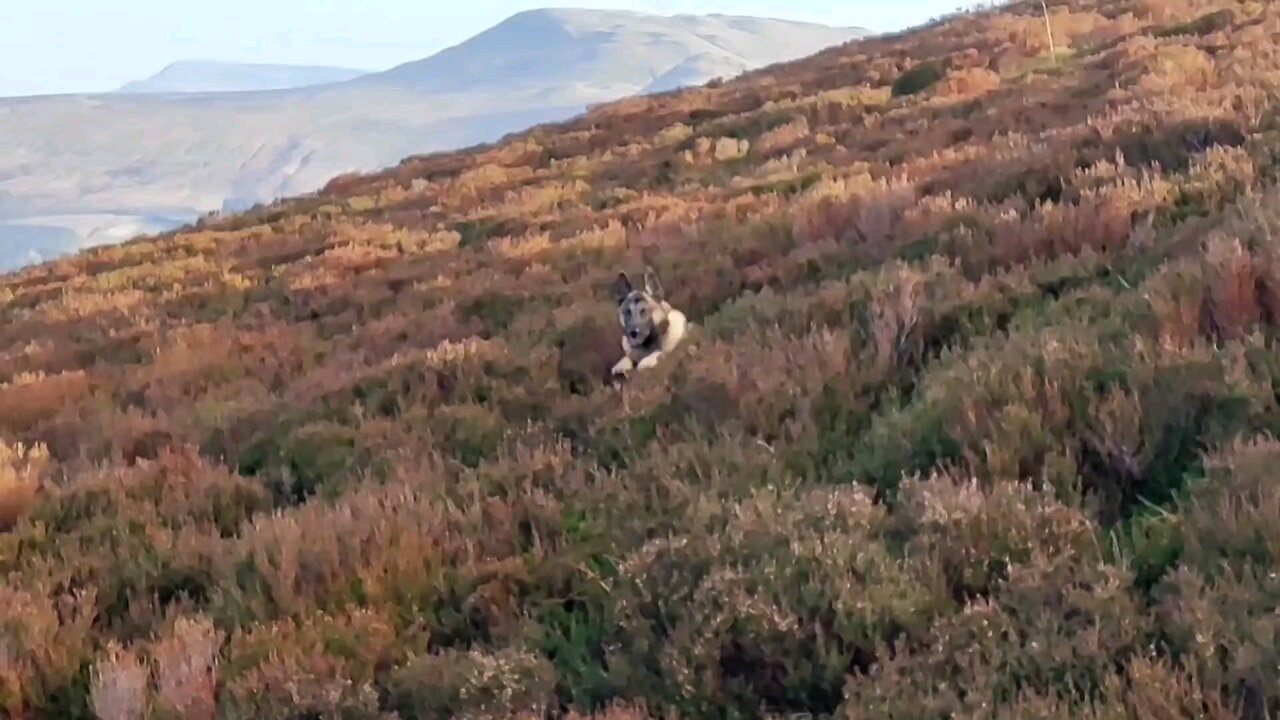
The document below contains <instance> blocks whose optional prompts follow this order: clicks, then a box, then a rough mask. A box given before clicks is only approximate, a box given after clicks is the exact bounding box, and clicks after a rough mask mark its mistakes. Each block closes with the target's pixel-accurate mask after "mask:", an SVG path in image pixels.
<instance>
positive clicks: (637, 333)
mask: <svg viewBox="0 0 1280 720" xmlns="http://www.w3.org/2000/svg"><path fill="white" fill-rule="evenodd" d="M627 334H628V335H630V336H631V339H632V340H635V339H636V338H638V337H640V331H639V330H628V331H627Z"/></svg>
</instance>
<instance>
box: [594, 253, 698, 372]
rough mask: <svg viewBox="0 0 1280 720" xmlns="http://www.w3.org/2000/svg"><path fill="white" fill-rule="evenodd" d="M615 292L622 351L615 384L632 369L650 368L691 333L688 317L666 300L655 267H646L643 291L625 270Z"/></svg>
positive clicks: (615, 285)
mask: <svg viewBox="0 0 1280 720" xmlns="http://www.w3.org/2000/svg"><path fill="white" fill-rule="evenodd" d="M613 291H614V294H615V295H616V296H617V299H618V322H619V324H621V325H622V352H623V356H622V359H621V360H619V361H618V362H617V364H615V365H614V366H613V370H612V373H611V379H612V381H613V384H614V386H615V387H616V386H618V385H620V384H621V383H622V382H624V381H625V380H626V379H627V378H628V377H630V375H631V373H632V372H633V371H636V370H648V369H651V368H653V367H655V366H657V364H658V361H659V360H661V359H662V357H663V355H666V354H669V353H670V352H671V351H673V350H675V349H676V346H677V345H679V344H680V341H682V340H684V338H685V334H686V333H687V332H688V329H689V320H688V318H686V317H685V314H684V313H683V312H680V311H679V310H676V309H675V308H673V307H671V304H670V303H668V302H667V301H666V298H665V296H664V293H663V290H662V281H661V280H659V279H658V274H657V273H656V272H654V271H653V269H652V268H647V269H646V270H645V273H644V289H643V290H639V289H636V288H635V287H634V286H633V285H632V284H631V279H630V278H628V277H627V274H626V273H625V272H622V273H618V278H617V280H615V281H614V285H613Z"/></svg>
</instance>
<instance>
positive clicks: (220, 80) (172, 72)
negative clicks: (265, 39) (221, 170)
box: [116, 60, 367, 94]
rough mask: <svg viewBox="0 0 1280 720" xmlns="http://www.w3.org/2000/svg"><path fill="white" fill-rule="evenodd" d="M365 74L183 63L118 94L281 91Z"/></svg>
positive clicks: (316, 68)
mask: <svg viewBox="0 0 1280 720" xmlns="http://www.w3.org/2000/svg"><path fill="white" fill-rule="evenodd" d="M366 72H367V71H364V70H352V69H350V68H339V67H323V66H314V65H269V64H258V63H233V62H218V61H213V60H184V61H180V62H175V63H173V64H171V65H169V66H167V67H165V68H164V69H163V70H161V71H160V72H158V73H156V74H155V75H152V76H151V77H149V78H146V79H144V80H135V81H133V82H130V83H127V84H125V85H124V86H122V87H121V88H120V89H119V90H116V92H118V93H129V94H137V93H207V92H251V91H256V90H284V89H288V88H296V87H306V86H308V85H326V84H329V83H338V82H343V81H346V80H351V79H353V78H357V77H360V76H361V75H364V74H366Z"/></svg>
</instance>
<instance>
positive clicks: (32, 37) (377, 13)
mask: <svg viewBox="0 0 1280 720" xmlns="http://www.w3.org/2000/svg"><path fill="white" fill-rule="evenodd" d="M0 3H3V4H4V5H7V6H8V7H6V8H5V9H4V11H3V12H0V16H3V17H2V19H0V96H13V95H38V94H51V93H68V92H102V91H107V90H113V89H115V88H117V87H119V86H120V85H122V84H124V83H126V82H129V81H131V80H137V79H141V78H144V77H147V76H149V75H152V74H154V73H155V72H157V71H159V70H160V69H161V68H163V67H164V66H165V65H168V64H169V63H170V62H173V61H175V60H190V59H199V60H227V61H238V62H266V63H291V64H309V65H333V66H341V67H352V68H360V69H367V70H384V69H386V68H389V67H392V66H394V65H398V64H400V63H402V62H408V61H410V60H417V59H420V58H423V57H426V56H428V55H430V54H432V53H434V52H436V51H438V50H441V49H443V48H445V47H448V46H450V45H454V44H457V43H459V42H462V41H463V40H465V39H467V38H468V37H470V36H472V35H475V34H476V33H478V32H481V31H482V30H485V29H486V28H488V27H491V26H493V25H495V24H497V23H498V22H500V21H502V20H503V19H504V18H506V17H508V16H509V15H512V14H513V13H516V12H519V11H521V10H529V9H533V8H539V7H548V6H552V7H590V8H614V9H626V10H636V11H640V12H652V13H658V14H664V15H670V14H675V13H698V14H701V13H726V14H735V15H756V16H765V17H777V18H787V19H794V20H806V21H811V22H820V23H826V24H830V25H846V26H848V25H856V26H860V27H865V28H869V29H871V30H873V31H890V30H898V29H902V28H904V27H908V26H911V25H914V24H917V23H920V22H924V21H927V20H929V19H931V18H934V17H937V16H939V15H943V14H945V13H949V12H952V11H954V10H956V9H957V8H958V7H960V6H961V5H966V4H970V3H967V2H965V0H781V1H780V0H578V1H576V2H575V1H574V0H363V1H362V2H353V1H352V0H194V1H192V0H187V1H185V2H184V1H182V0H0Z"/></svg>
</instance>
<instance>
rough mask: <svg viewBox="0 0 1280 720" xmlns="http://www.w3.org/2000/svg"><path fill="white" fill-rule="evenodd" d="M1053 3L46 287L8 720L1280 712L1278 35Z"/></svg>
mask: <svg viewBox="0 0 1280 720" xmlns="http://www.w3.org/2000/svg"><path fill="white" fill-rule="evenodd" d="M1049 5H1050V11H1051V19H1050V24H1051V27H1052V31H1053V36H1054V39H1055V43H1056V47H1057V49H1058V53H1057V55H1056V56H1054V55H1051V54H1050V50H1049V47H1050V46H1049V42H1048V38H1047V36H1046V32H1045V23H1044V18H1043V17H1042V14H1041V13H1042V11H1041V5H1040V3H1039V2H1022V3H1015V4H1013V5H1010V6H1007V7H1005V8H1002V9H999V10H993V11H990V12H983V13H977V14H973V15H967V16H962V17H956V18H952V19H949V20H947V21H945V22H941V23H938V24H935V25H931V26H929V27H926V28H923V29H918V30H916V31H913V32H910V33H905V34H901V35H898V36H893V37H880V38H873V39H867V40H863V41H859V42H855V43H851V44H848V45H845V46H842V47H838V48H833V49H831V50H828V51H825V52H822V53H819V54H817V55H814V56H812V57H808V58H805V59H802V60H799V61H797V62H793V63H787V64H782V65H778V66H774V67H769V68H765V69H760V70H757V71H753V72H751V73H748V74H746V75H744V76H742V77H740V78H736V79H733V80H730V81H727V82H723V83H713V84H711V85H709V86H706V87H699V88H694V89H687V90H684V91H679V92H672V93H668V94H663V95H660V96H655V97H645V98H631V99H627V100H624V101H621V102H617V103H610V104H606V105H603V106H599V107H596V108H593V109H592V110H591V111H590V112H589V113H587V114H586V115H585V116H583V117H580V118H576V119H574V120H571V121H567V122H562V123H557V124H548V125H543V126H540V127H535V128H532V129H529V130H527V131H525V132H521V133H518V134H516V135H513V136H510V137H508V138H506V139H504V140H503V141H501V142H499V143H496V144H493V145H489V146H483V147H477V148H473V149H470V150H467V151H464V152H453V153H443V154H434V155H425V156H419V157H414V158H410V159H408V160H405V161H404V162H402V163H400V164H398V165H396V166H394V167H389V168H386V169H384V170H382V171H379V172H376V173H370V174H359V175H355V174H353V175H347V176H344V177H340V178H336V179H334V180H333V181H332V182H330V183H328V184H327V186H326V187H325V188H324V189H323V191H321V192H320V193H318V194H317V195H316V196H313V197H300V198H295V199H292V200H288V201H282V202H279V203H275V204H272V205H271V206H269V207H264V208H259V209H256V210H253V211H252V212H247V213H242V214H238V215H234V216H227V217H222V218H216V219H211V220H209V221H207V222H204V223H202V224H201V226H200V227H197V228H191V229H188V230H184V231H181V232H175V233H169V234H166V235H164V236H161V237H155V238H145V239H141V240H137V241H133V242H128V243H124V244H121V245H118V246H113V247H108V248H100V249H95V250H92V251H87V252H84V253H81V254H78V255H76V256H75V257H71V258H66V259H62V260H59V261H57V262H51V263H46V264H43V265H40V266H36V267H31V268H27V269H25V270H23V271H22V272H20V273H15V274H11V275H7V276H4V277H3V278H2V279H0V408H2V409H3V413H0V438H2V439H3V443H2V444H0V573H3V578H4V582H3V583H0V648H3V652H0V715H6V716H8V717H13V718H23V719H24V720H25V719H29V718H30V719H35V718H59V719H62V718H91V717H98V718H104V719H107V718H119V717H129V718H134V717H142V716H143V715H142V714H141V712H142V711H141V710H140V709H141V708H146V709H147V712H148V713H151V714H152V716H157V715H164V714H166V713H169V714H176V715H178V716H184V717H206V718H207V717H219V718H300V717H344V718H379V719H387V720H389V719H391V718H401V719H405V720H408V719H412V718H446V717H518V718H531V719H532V718H543V717H565V718H578V719H583V718H602V719H604V718H608V719H613V720H630V719H640V718H659V717H662V718H667V717H714V718H746V717H769V718H781V717H791V716H795V715H802V714H803V715H810V716H814V717H838V718H950V717H965V718H969V717H972V718H979V717H981V718H987V717H996V718H1076V717H1082V718H1120V717H1139V718H1182V717H1198V718H1212V719H1214V720H1226V719H1228V718H1245V719H1254V718H1267V717H1274V716H1276V715H1277V714H1280V685H1277V683H1276V680H1275V678H1276V673H1275V664H1276V658H1275V642H1274V634H1275V629H1276V622H1277V619H1276V613H1275V608H1276V598H1277V597H1280V536H1278V535H1277V528H1280V486H1277V484H1276V483H1275V482H1273V481H1272V477H1273V476H1272V475H1271V472H1272V469H1273V467H1274V465H1275V464H1276V463H1277V462H1280V443H1278V442H1277V440H1276V433H1277V432H1278V431H1280V394H1278V393H1277V388H1278V387H1280V362H1278V361H1277V357H1280V355H1278V354H1277V352H1276V350H1277V347H1276V345H1277V341H1278V340H1280V245H1277V238H1278V237H1280V232H1278V228H1280V211H1278V210H1277V207H1278V205H1277V200H1278V199H1280V188H1277V182H1278V180H1280V174H1278V173H1277V168H1280V151H1278V150H1277V148H1280V123H1278V122H1277V119H1276V118H1277V117H1280V115H1277V112H1276V111H1277V110H1278V109H1280V107H1278V103H1280V96H1277V94H1276V92H1275V88H1276V78H1277V77H1280V45H1278V44H1277V38H1280V7H1278V6H1276V5H1275V4H1272V3H1248V2H1232V1H1228V0H1213V1H1211V0H1070V1H1069V2H1067V1H1064V0H1055V1H1054V2H1051V3H1049ZM645 263H649V264H652V265H653V266H654V267H655V268H656V269H657V270H658V271H659V272H660V273H661V275H662V279H663V281H664V284H665V286H666V288H667V291H668V292H667V295H668V298H669V300H670V301H671V302H672V303H673V304H674V305H675V306H676V307H678V308H680V309H682V310H684V311H685V312H686V313H688V315H689V316H690V318H691V319H692V320H693V321H694V322H695V323H696V324H697V326H698V328H697V332H696V334H695V336H694V337H693V338H692V340H691V342H690V343H689V344H687V345H685V346H683V347H682V348H681V349H679V350H678V351H677V352H675V353H673V354H672V355H671V356H670V357H668V358H667V359H666V360H665V361H664V362H663V363H662V364H661V365H659V366H658V368H656V369H655V370H653V371H652V372H649V373H646V374H643V375H641V376H639V377H637V378H636V379H635V380H634V382H633V383H631V384H630V385H629V386H628V387H627V388H626V390H625V393H624V394H622V395H620V394H619V393H618V392H616V391H614V390H612V389H611V388H608V387H607V386H605V385H603V384H602V383H601V382H600V380H601V375H602V374H603V372H604V370H605V368H607V367H608V366H609V364H610V363H611V362H612V361H613V360H614V359H615V357H616V354H617V353H618V352H619V349H618V332H619V331H618V328H617V321H616V319H615V306H614V302H613V299H612V298H611V296H610V291H609V288H610V285H611V283H612V282H613V280H614V278H615V276H616V274H617V273H618V272H619V271H620V270H626V271H629V272H632V273H638V272H639V271H640V270H641V268H642V267H643V265H644V264H645Z"/></svg>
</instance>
